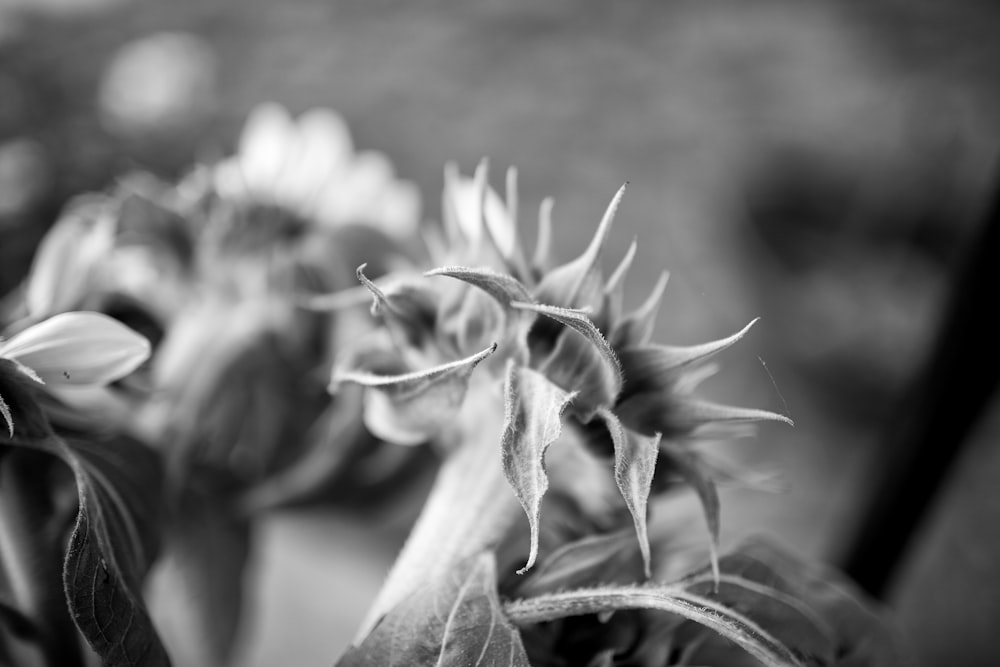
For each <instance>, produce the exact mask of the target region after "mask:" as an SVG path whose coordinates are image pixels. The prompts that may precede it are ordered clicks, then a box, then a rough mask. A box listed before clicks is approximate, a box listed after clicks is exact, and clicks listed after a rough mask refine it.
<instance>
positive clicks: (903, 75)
mask: <svg viewBox="0 0 1000 667" xmlns="http://www.w3.org/2000/svg"><path fill="white" fill-rule="evenodd" d="M998 29H1000V8H997V7H996V6H995V5H993V4H992V3H989V2H985V1H979V0H956V1H955V2H950V3H932V2H928V1H926V0H909V1H908V2H890V1H889V0H879V1H878V2H864V3H863V2H838V3H834V2H827V1H821V0H815V1H812V2H801V1H798V2H793V1H790V0H751V1H746V0H743V1H737V0H700V1H693V0H692V1H678V0H671V1H669V2H664V1H659V2H657V1H653V0H620V1H618V2H614V3H610V2H597V1H596V0H576V1H573V2H570V1H569V0H551V1H549V2H544V3H537V2H529V1H527V0H506V1H504V2H501V1H499V0H494V1H481V2H477V3H446V2H440V1H439V0H412V1H411V2H407V3H396V2H386V1H384V0H349V1H329V2H323V1H321V0H285V1H284V2H280V3H279V2H265V1H264V0H211V1H208V0H172V1H170V2H167V1H165V0H160V1H156V2H154V1H152V0H145V1H141V0H117V1H114V0H75V1H74V0H0V293H5V292H7V291H8V290H10V289H13V288H14V287H15V286H16V284H17V283H18V281H20V280H21V278H22V277H23V275H24V272H25V270H26V268H27V266H28V263H29V261H30V257H31V252H32V251H33V248H34V246H35V245H36V244H37V242H38V240H39V238H40V237H41V235H42V234H43V233H44V231H45V230H46V229H47V227H48V226H49V225H50V224H51V223H52V222H53V221H54V219H55V218H56V216H57V215H58V212H59V210H60V208H61V207H62V206H63V204H64V203H65V201H66V200H67V199H68V198H69V197H71V196H73V195H75V194H78V193H80V192H84V191H88V190H99V189H103V188H105V187H107V186H108V185H109V184H111V183H112V182H113V181H114V179H115V178H116V176H119V175H121V174H122V173H124V172H125V171H127V170H130V169H134V168H142V169H148V170H152V171H154V172H156V173H158V174H161V175H163V176H165V177H171V176H176V175H178V174H180V173H182V172H183V171H185V170H186V169H187V168H188V167H189V165H191V164H192V163H193V162H194V161H196V160H198V159H203V158H210V157H217V156H219V155H222V154H225V153H227V152H229V151H231V150H232V148H233V146H234V143H235V140H236V138H237V136H238V133H239V130H240V127H241V125H242V122H243V120H244V119H245V117H246V115H247V113H248V112H249V111H250V109H252V108H253V107H254V106H256V105H257V104H258V103H260V102H265V101H274V102H278V103H280V104H282V105H284V106H286V107H287V108H289V109H290V110H291V111H292V112H295V113H299V112H302V111H305V110H307V109H309V108H311V107H315V106H326V107H330V108H333V109H335V110H337V111H339V112H340V113H341V114H343V115H344V117H345V118H346V119H347V121H348V123H349V125H350V128H351V130H352V133H353V136H354V141H355V145H356V146H357V147H358V148H361V149H376V150H380V151H384V152H385V153H386V154H387V155H389V157H390V158H391V159H392V160H393V162H394V163H395V166H396V169H397V172H398V174H399V175H400V176H401V177H403V178H406V179H410V180H412V181H414V182H415V183H417V184H418V185H419V187H420V189H421V191H422V192H423V195H424V214H425V216H426V217H429V218H437V217H438V216H439V202H440V190H441V186H442V168H443V165H444V163H445V162H446V161H448V160H455V161H457V163H458V164H459V166H460V167H461V168H462V169H463V171H465V172H471V170H472V169H473V168H474V166H475V164H476V163H477V162H478V161H479V160H480V158H482V157H484V156H486V157H489V159H490V162H491V165H492V167H493V173H494V175H495V177H494V183H495V185H499V184H500V181H499V174H500V173H502V170H504V169H505V168H506V167H507V166H508V165H516V166H517V167H518V168H519V171H520V180H521V202H522V217H523V218H524V219H526V220H528V221H529V225H528V230H527V233H528V235H529V238H530V237H531V235H532V234H533V233H534V229H533V226H532V225H533V222H534V216H533V215H532V214H531V212H532V211H533V210H534V209H535V208H536V207H537V205H538V203H539V202H540V201H541V199H542V198H543V197H545V196H549V195H551V196H553V197H554V198H555V201H556V208H555V222H556V226H555V233H556V237H555V238H556V244H557V245H556V248H557V249H558V254H559V256H560V257H562V258H567V259H568V258H570V257H572V256H574V255H575V254H576V253H578V252H579V251H581V250H582V249H583V247H584V246H585V244H586V242H587V240H588V239H589V237H590V234H591V232H592V230H593V228H594V227H595V225H596V223H597V221H598V219H599V218H600V215H601V213H602V212H603V210H604V207H605V206H606V204H607V202H608V200H609V199H610V198H611V196H612V195H613V194H614V192H615V190H616V189H617V188H618V187H619V186H620V185H621V183H622V182H624V181H626V180H627V181H629V182H630V186H629V190H628V193H627V196H626V199H625V202H624V204H623V206H622V208H621V210H620V212H619V218H618V222H617V225H616V231H615V235H614V237H613V238H612V240H611V243H610V245H611V248H610V252H609V256H611V257H613V258H614V257H618V256H620V255H621V254H623V253H624V251H625V249H626V248H627V246H628V244H629V243H630V242H631V240H632V238H633V237H634V236H636V235H637V236H638V237H639V238H640V241H641V243H640V245H639V252H638V256H637V258H636V262H635V268H634V270H633V272H632V274H631V280H630V285H631V289H630V291H629V297H628V298H629V300H630V302H631V303H632V304H637V303H638V302H639V301H641V300H642V299H643V298H644V297H645V295H646V293H647V291H648V289H649V287H651V286H652V284H653V282H654V281H655V279H656V277H657V275H658V274H659V272H660V271H661V270H662V269H664V268H666V269H668V270H670V272H671V279H670V284H669V286H668V289H667V294H666V298H665V302H664V307H663V309H662V310H661V313H660V318H659V322H658V335H657V339H658V340H661V341H664V342H670V343H677V344H684V343H694V342H699V341H702V340H706V339H710V338H718V337H721V336H723V335H728V334H729V333H731V332H733V331H736V330H737V329H739V328H740V327H741V326H742V325H743V324H745V323H746V322H747V321H748V320H750V319H752V318H754V317H757V316H760V317H761V318H762V319H761V321H760V322H759V323H758V325H757V326H756V327H755V329H754V330H753V332H752V333H751V334H750V336H749V337H748V339H747V340H745V341H744V343H742V344H741V345H739V346H737V347H736V348H734V349H733V350H730V351H729V352H727V353H726V354H725V356H724V357H723V358H722V361H723V362H724V372H723V373H721V374H720V375H719V376H718V377H716V378H713V379H711V380H709V381H708V383H707V384H706V385H705V390H706V392H708V393H709V394H711V395H712V396H713V397H714V398H718V399H720V400H725V401H729V402H735V403H739V404H744V405H753V406H755V407H762V408H768V409H772V410H777V411H780V412H784V413H787V414H790V416H791V417H792V418H793V419H795V421H796V426H795V428H793V429H788V428H784V427H782V426H778V425H773V426H772V425H766V426H764V427H763V428H762V429H761V431H760V434H759V437H758V438H757V439H756V440H755V441H740V442H738V443H734V444H733V445H732V446H731V448H732V454H733V455H734V456H735V457H737V458H739V459H740V460H743V461H745V462H747V463H748V464H750V465H754V466H758V467H760V468H761V469H763V470H775V469H776V470H779V471H781V473H782V479H783V480H784V481H785V482H786V483H787V487H788V488H787V490H786V491H785V492H783V493H780V494H764V493H760V492H749V491H737V490H734V491H729V492H727V493H726V494H725V496H724V498H723V533H724V542H726V543H732V542H733V541H736V540H738V539H739V538H740V537H742V536H744V535H747V534H751V533H767V534H770V535H772V536H773V537H774V538H775V539H777V540H778V541H779V542H781V543H782V544H784V545H785V546H786V547H788V548H789V549H791V550H792V551H794V552H796V553H798V554H800V555H802V556H805V557H808V558H816V559H822V560H827V561H831V562H836V560H837V558H839V557H840V555H841V552H842V550H843V548H844V545H845V544H846V543H847V542H848V540H849V537H850V535H851V534H852V529H853V528H854V527H856V526H857V523H858V517H859V512H861V511H862V510H863V507H864V502H865V500H866V498H867V497H868V495H869V493H870V488H869V487H870V485H871V471H872V467H873V465H874V463H875V462H877V460H878V453H879V451H880V446H882V445H883V442H884V439H885V436H886V429H887V428H888V424H889V423H890V422H891V418H892V416H893V414H894V411H895V410H897V409H898V406H899V401H900V399H901V398H902V397H903V396H904V395H905V393H906V390H907V388H908V386H910V385H911V383H912V382H913V380H914V378H915V377H916V376H917V374H918V373H919V371H920V369H921V367H922V364H923V363H925V360H926V356H927V353H928V350H929V345H930V344H931V342H932V341H933V339H934V335H935V332H936V331H937V327H938V325H939V322H940V318H941V313H942V305H943V304H944V302H945V299H946V298H947V294H948V290H949V287H950V285H951V284H952V280H953V277H954V275H955V271H956V268H957V267H958V266H959V265H960V264H961V261H962V258H963V257H964V252H965V250H966V248H967V247H968V245H969V243H970V242H971V240H972V239H973V238H974V234H975V233H976V230H977V225H978V224H979V220H980V215H981V213H982V209H983V207H984V204H985V194H986V193H987V192H988V189H989V187H990V186H991V185H992V179H993V177H994V176H995V173H994V167H995V163H996V161H997V157H998V155H1000V153H998V149H1000V140H998V137H1000V134H998V131H997V130H998V127H1000V120H998V119H1000V114H998V111H1000V83H998V82H1000V41H997V40H996V35H997V34H998ZM983 307H984V308H985V309H989V308H994V307H995V303H994V304H989V303H986V304H983ZM994 403H995V401H994ZM998 476H1000V410H997V409H996V406H994V408H993V409H991V410H989V411H988V414H987V416H986V418H984V419H982V420H981V421H980V423H978V424H977V426H976V428H975V429H974V435H973V437H972V438H971V440H970V442H969V444H968V445H967V446H966V447H965V448H964V451H963V453H962V455H961V457H960V459H959V462H958V464H957V466H956V468H955V469H954V470H953V471H952V474H951V475H950V476H949V480H948V482H947V483H946V485H945V489H944V491H943V492H942V493H941V494H940V495H939V496H938V498H937V500H936V502H935V505H934V509H933V511H932V512H931V513H930V514H929V515H928V516H927V518H926V521H925V522H924V523H923V525H922V527H921V530H920V533H919V535H918V536H917V538H916V540H915V542H914V543H913V546H912V548H911V549H910V550H909V551H908V554H907V558H906V559H905V562H904V563H903V565H902V566H901V569H900V570H899V573H898V576H897V577H896V578H895V584H894V586H893V588H892V591H891V594H890V595H889V596H888V597H887V603H888V604H889V605H890V606H891V607H892V608H893V610H894V613H895V614H896V618H897V622H898V624H899V626H900V628H901V631H902V632H903V633H904V635H905V636H906V638H907V640H908V641H909V642H910V643H911V646H912V653H913V655H914V656H915V657H916V658H917V664H918V665H927V666H931V665H942V664H956V665H957V664H961V665H976V664H982V665H989V664H1000V649H997V648H995V647H994V645H995V643H996V641H995V636H994V634H995V627H996V624H997V623H998V622H1000V594H998V592H1000V534H998V533H997V531H996V526H997V525H998V520H1000V495H998V494H997V493H996V491H995V483H996V480H997V479H998ZM419 501H420V498H419V494H418V495H414V496H413V497H412V498H409V499H407V500H406V502H404V503H401V504H400V505H399V506H396V507H394V508H392V509H389V510H387V509H385V508H380V509H379V510H378V511H374V510H373V511H372V512H368V513H366V512H365V511H364V509H363V508H362V509H361V510H359V511H356V512H352V513H346V512H337V511H330V510H323V511H313V512H311V513H303V512H295V513H285V514H277V515H275V516H273V517H272V518H271V519H269V520H268V521H267V523H266V525H265V526H264V529H263V530H262V531H261V532H260V533H259V534H258V536H257V539H258V540H259V542H260V549H259V551H258V552H257V557H256V562H255V564H254V569H253V573H252V582H251V583H252V588H253V598H252V605H253V606H252V609H251V610H250V613H249V615H248V618H247V619H246V623H245V626H244V629H243V641H242V642H241V650H240V659H239V660H238V664H240V665H246V666H247V667H266V666H272V665H280V664H295V665H326V664H330V663H331V662H332V660H333V658H334V657H335V656H336V655H338V654H339V652H340V651H341V650H342V649H343V648H344V647H345V646H346V645H347V643H348V642H349V641H350V640H351V638H352V636H353V633H354V631H355V629H356V627H357V625H358V623H359V622H360V620H361V617H362V615H363V613H364V611H365V608H366V607H367V604H368V602H369V600H370V598H371V597H372V596H373V595H374V592H375V591H376V589H377V588H378V586H379V584H380V583H381V579H382V576H383V574H384V572H385V570H386V569H387V567H388V565H389V564H390V562H391V560H392V558H393V557H394V555H395V552H396V550H397V549H398V548H399V546H400V544H401V541H402V539H403V537H404V536H405V532H406V528H407V526H408V522H409V521H411V520H412V518H413V515H414V512H415V511H416V509H417V508H418V506H419ZM695 507H696V506H695V501H694V498H693V497H692V498H691V508H692V511H694V510H695ZM658 520H661V521H670V520H671V517H670V516H669V515H668V516H664V515H661V516H660V517H659V518H658ZM154 586H155V582H154ZM163 617H164V618H168V617H169V614H168V613H166V612H164V613H163ZM163 623H164V632H165V634H166V635H167V638H168V640H170V641H173V642H176V643H177V645H182V644H183V641H182V639H178V638H177V637H173V638H171V635H170V628H169V626H168V623H167V621H166V620H165V621H163ZM177 650H179V651H181V652H182V651H183V648H182V646H181V647H180V648H178V649H177ZM178 663H179V664H181V665H183V661H182V660H180V659H179V660H178Z"/></svg>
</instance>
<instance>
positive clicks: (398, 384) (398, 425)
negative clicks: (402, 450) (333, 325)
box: [330, 344, 496, 445]
mask: <svg viewBox="0 0 1000 667" xmlns="http://www.w3.org/2000/svg"><path fill="white" fill-rule="evenodd" d="M495 351H496V344H493V345H491V346H490V347H488V348H486V349H485V350H483V351H482V352H479V353H477V354H474V355H472V356H470V357H467V358H465V359H459V360H458V361H452V362H450V363H447V364H442V365H441V366H437V367H436V368H431V369H428V370H425V371H417V372H413V373H403V374H400V375H377V374H374V373H368V372H365V371H351V370H342V371H337V372H335V373H334V376H333V380H332V381H331V384H330V387H331V391H336V388H337V386H338V385H339V384H342V383H344V382H351V383H354V384H359V385H362V386H363V387H367V388H368V389H369V390H370V391H368V392H366V394H365V425H366V426H367V427H368V429H369V430H370V431H371V432H372V433H374V434H375V435H376V436H378V437H380V438H383V439H385V440H388V441H390V442H395V443H397V444H401V445H414V444H419V443H421V442H425V441H426V440H427V439H428V438H431V437H433V436H435V435H436V434H438V433H439V432H441V431H442V430H443V429H445V428H446V427H447V426H448V424H449V423H450V421H451V420H452V419H453V418H454V416H455V414H456V413H457V412H458V410H459V409H460V408H461V406H462V401H463V400H464V399H465V393H466V390H467V388H468V381H469V375H470V374H471V373H472V371H473V370H474V369H475V367H476V366H477V365H478V364H479V362H481V361H482V360H483V359H485V358H486V357H488V356H490V355H491V354H493V353H494V352H495Z"/></svg>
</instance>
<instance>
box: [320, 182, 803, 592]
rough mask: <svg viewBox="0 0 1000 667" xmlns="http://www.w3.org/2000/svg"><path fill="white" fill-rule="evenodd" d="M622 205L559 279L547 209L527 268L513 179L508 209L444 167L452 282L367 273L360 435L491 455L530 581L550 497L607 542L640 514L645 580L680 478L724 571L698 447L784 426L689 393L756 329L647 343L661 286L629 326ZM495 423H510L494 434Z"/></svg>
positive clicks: (355, 370) (350, 375) (356, 355)
mask: <svg viewBox="0 0 1000 667" xmlns="http://www.w3.org/2000/svg"><path fill="white" fill-rule="evenodd" d="M624 192H625V187H622V188H621V189H620V190H619V191H618V193H617V194H616V195H615V197H614V198H613V199H612V201H611V204H610V205H609V206H608V208H607V210H606V211H605V213H604V216H603V217H602V219H601V220H600V222H599V224H598V227H597V231H596V233H595V235H594V238H593V240H592V241H591V243H590V245H589V246H588V247H587V249H586V250H585V251H584V252H583V254H582V255H580V256H579V257H577V258H576V259H574V260H572V261H570V262H568V263H565V264H562V265H558V266H554V267H553V264H554V262H553V261H552V258H551V257H550V253H549V248H548V239H549V237H550V226H551V210H552V207H551V202H549V201H546V202H545V203H543V204H542V208H541V212H540V219H539V228H540V232H539V237H540V240H539V244H538V247H536V249H535V252H534V253H533V254H532V256H531V258H529V257H528V254H527V252H526V251H525V248H524V244H523V243H522V241H521V239H520V238H519V231H518V227H517V205H516V201H517V187H516V173H515V172H514V171H513V170H511V171H510V172H508V177H507V193H506V201H504V200H502V199H501V198H500V196H499V195H498V194H497V193H496V192H494V191H493V190H492V189H491V188H490V187H489V185H488V183H487V169H486V163H485V162H484V163H481V164H480V166H479V168H478V169H477V170H476V173H475V175H474V177H473V178H471V179H470V178H466V177H463V176H461V175H460V174H459V173H458V172H457V170H456V169H454V168H453V167H449V168H448V169H447V170H446V173H445V189H444V198H443V210H444V216H443V218H444V219H443V226H442V230H441V232H440V234H434V233H429V234H428V246H429V247H430V249H431V252H432V256H433V259H434V260H435V261H437V262H439V263H440V264H442V266H439V267H438V268H435V269H432V270H430V271H427V272H426V273H425V274H424V277H422V278H414V277H413V276H397V277H389V278H387V279H385V280H383V281H375V282H373V281H371V280H369V279H368V278H367V277H366V276H365V274H364V271H363V267H362V268H361V269H359V271H358V277H359V279H360V280H361V281H362V283H364V284H365V285H366V286H367V287H368V289H369V290H370V291H371V293H372V295H373V297H374V303H373V306H372V313H373V314H374V315H375V316H376V317H377V318H378V319H379V320H380V321H381V322H382V323H383V325H384V331H383V335H381V336H372V337H370V338H368V339H366V340H365V341H364V342H363V343H362V344H361V345H360V346H358V348H357V349H355V350H354V351H353V353H352V354H348V355H347V356H346V357H345V358H344V359H343V360H342V362H341V363H340V364H339V366H338V367H337V368H335V370H334V374H333V383H332V385H333V387H334V388H336V387H338V386H340V385H342V384H344V383H355V384H359V385H363V386H364V387H366V388H367V394H366V401H367V409H366V423H367V425H368V427H369V428H370V429H372V430H373V431H374V432H376V433H378V434H379V435H380V436H382V437H384V438H387V439H390V440H392V439H395V440H396V441H398V442H403V443H411V444H412V443H416V442H422V441H425V440H431V441H434V442H437V443H438V444H440V445H442V446H443V447H445V448H446V449H455V448H458V449H461V448H470V447H471V445H470V444H469V442H470V441H481V440H484V439H485V440H489V441H491V443H492V444H491V445H490V447H492V451H493V452H494V456H498V457H499V459H500V464H501V466H502V469H503V474H504V477H505V478H506V480H507V482H508V483H509V485H510V487H511V488H512V489H513V492H514V495H515V496H516V497H517V500H518V501H519V502H520V505H521V506H522V507H523V509H524V512H525V513H526V514H527V517H528V520H529V526H530V545H529V548H528V555H527V564H526V565H525V566H524V567H523V568H522V569H521V570H520V572H524V571H526V570H528V569H529V568H531V567H532V565H533V564H534V563H535V560H536V557H537V554H538V550H539V539H540V520H541V517H540V513H541V502H542V497H543V495H544V494H545V493H546V491H547V490H548V489H549V485H550V482H552V483H553V484H554V485H556V488H557V490H558V492H559V493H560V494H561V495H564V496H567V495H568V496H569V497H570V498H572V501H573V502H575V503H576V504H577V506H578V508H577V509H578V514H582V515H584V516H586V517H587V520H588V521H593V522H596V523H595V525H598V526H603V528H601V529H602V530H609V529H613V528H614V527H615V526H616V522H617V521H618V520H619V519H618V518H617V517H618V516H619V514H618V511H619V510H620V509H623V511H627V513H628V514H631V516H632V520H633V523H634V527H635V531H636V533H637V535H638V539H639V545H640V548H641V553H642V556H643V560H644V562H645V570H646V573H647V576H648V574H649V572H650V552H649V545H648V537H647V534H646V513H647V502H648V498H649V495H650V493H651V491H653V490H654V489H662V488H663V487H664V485H666V484H668V483H669V481H670V480H671V477H672V476H680V477H682V478H684V479H685V480H686V481H688V482H689V483H690V484H692V485H693V486H694V487H695V488H696V489H697V491H698V493H699V496H700V498H701V499H702V502H703V504H704V506H705V510H706V517H707V519H708V522H709V528H710V530H711V534H712V545H713V562H714V561H716V560H717V557H716V556H715V552H714V545H715V543H716V541H717V539H718V497H717V493H716V490H715V484H714V480H713V478H712V471H711V469H710V468H709V467H708V465H707V464H706V463H704V462H703V461H702V460H701V458H700V455H699V453H698V451H697V450H695V449H693V448H692V447H691V446H690V443H691V442H692V441H694V440H696V439H698V438H699V437H701V436H702V435H704V434H705V432H706V430H710V429H711V428H713V427H716V426H718V425H724V424H732V423H745V422H754V421H760V420H774V421H784V422H789V421H790V420H788V418H786V417H784V416H782V415H778V414H775V413H772V412H768V411H765V410H757V409H751V408H740V407H733V406H726V405H719V404H716V403H712V402H709V401H706V400H704V399H701V398H698V397H697V396H696V395H695V393H694V390H695V388H696V387H697V385H698V383H699V381H700V380H702V379H703V378H704V377H706V375H707V372H706V368H709V369H710V367H708V366H707V365H706V363H705V362H706V361H707V360H708V359H710V358H711V357H712V356H713V355H714V354H716V353H718V352H720V351H722V350H724V349H726V348H727V347H729V346H730V345H732V344H733V343H735V342H737V341H738V340H739V339H740V338H742V337H743V336H744V335H745V334H746V332H747V330H748V329H749V326H750V325H748V326H747V327H745V328H744V329H742V330H741V331H739V332H737V333H735V334H733V335H731V336H728V337H726V338H723V339H720V340H718V341H714V342H711V343H705V344H702V345H695V346H685V347H679V346H667V345H658V344H653V343H651V342H650V338H651V336H652V331H653V328H654V320H655V316H656V311H657V308H658V306H659V301H660V297H661V295H662V292H663V289H664V287H665V283H666V275H665V274H664V276H663V277H662V278H661V280H660V281H659V283H658V284H657V285H656V286H655V288H654V289H653V291H652V294H651V295H650V297H649V298H648V299H647V301H646V302H645V303H644V304H642V305H641V306H640V307H639V308H637V309H635V310H633V311H629V312H625V311H624V308H623V294H622V285H623V282H624V279H625V275H626V273H627V272H628V268H629V265H630V263H631V261H632V258H633V257H634V255H635V250H636V244H635V243H633V244H632V246H631V248H630V249H629V252H628V253H627V255H626V257H625V258H624V260H622V262H621V263H620V264H619V265H618V267H617V268H616V269H615V270H614V271H613V272H612V273H611V274H610V275H608V276H605V274H604V273H603V271H602V267H601V259H602V254H603V252H604V247H605V244H606V241H607V239H608V236H609V234H610V233H611V228H612V224H613V222H614V219H615V214H616V212H617V210H618V207H619V205H620V203H621V201H622V197H623V195H624ZM550 267H553V268H550ZM751 324H752V323H751ZM480 369H482V370H480ZM489 414H493V415H494V416H496V415H499V416H500V417H499V423H498V424H497V426H496V430H495V431H490V430H489V429H490V426H489V425H490V424H492V423H493V422H492V421H491V418H490V417H489ZM566 427H568V428H566ZM557 441H558V444H556V443H557ZM456 443H457V444H456ZM550 446H552V448H551V450H552V451H551V452H549V453H548V457H547V458H546V453H547V451H548V450H549V448H550ZM447 456H449V457H454V458H458V457H459V454H458V453H457V452H456V453H454V454H448V455H447ZM495 460H496V459H494V461H495ZM487 465H495V464H492V463H490V464H487ZM609 489H610V490H611V492H610V493H609ZM614 489H617V490H616V491H615V490H614ZM611 494H614V495H613V497H612V495H611ZM455 502H456V503H461V502H463V501H462V500H461V499H455ZM430 506H431V503H429V505H428V507H430ZM601 513H604V514H607V515H608V516H607V517H605V519H602V518H601V516H600V514H601ZM442 520H443V521H446V519H442ZM455 525H458V524H457V523H456V524H455ZM418 527H419V524H418ZM490 539H491V540H495V538H490ZM494 544H495V542H494ZM481 546H488V545H481Z"/></svg>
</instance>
